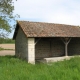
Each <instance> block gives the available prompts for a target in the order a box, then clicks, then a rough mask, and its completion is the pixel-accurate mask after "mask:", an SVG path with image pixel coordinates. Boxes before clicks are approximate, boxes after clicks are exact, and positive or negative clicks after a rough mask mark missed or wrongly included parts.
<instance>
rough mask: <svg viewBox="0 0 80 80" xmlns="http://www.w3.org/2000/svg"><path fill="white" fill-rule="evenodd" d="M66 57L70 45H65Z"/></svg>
mask: <svg viewBox="0 0 80 80" xmlns="http://www.w3.org/2000/svg"><path fill="white" fill-rule="evenodd" d="M65 56H68V43H65Z"/></svg>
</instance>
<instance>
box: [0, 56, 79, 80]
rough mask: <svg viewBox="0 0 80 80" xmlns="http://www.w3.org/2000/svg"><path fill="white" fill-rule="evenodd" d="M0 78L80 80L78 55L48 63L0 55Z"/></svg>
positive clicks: (3, 79) (14, 79)
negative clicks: (31, 62) (37, 62)
mask: <svg viewBox="0 0 80 80" xmlns="http://www.w3.org/2000/svg"><path fill="white" fill-rule="evenodd" d="M0 80H80V57H75V58H72V59H70V60H64V61H61V62H55V63H52V64H51V65H48V64H36V65H32V64H28V63H26V61H22V60H20V59H18V58H15V56H5V57H0Z"/></svg>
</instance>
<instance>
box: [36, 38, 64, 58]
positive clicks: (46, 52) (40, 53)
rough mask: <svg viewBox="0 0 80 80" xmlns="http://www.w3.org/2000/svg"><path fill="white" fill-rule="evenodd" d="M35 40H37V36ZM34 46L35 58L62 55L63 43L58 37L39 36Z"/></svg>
mask: <svg viewBox="0 0 80 80" xmlns="http://www.w3.org/2000/svg"><path fill="white" fill-rule="evenodd" d="M36 41H38V39H37V38H36ZM35 48H36V50H35V57H36V59H40V58H44V57H56V56H62V55H64V43H63V42H62V41H61V40H60V38H41V39H40V40H39V41H38V43H37V44H36V45H35Z"/></svg>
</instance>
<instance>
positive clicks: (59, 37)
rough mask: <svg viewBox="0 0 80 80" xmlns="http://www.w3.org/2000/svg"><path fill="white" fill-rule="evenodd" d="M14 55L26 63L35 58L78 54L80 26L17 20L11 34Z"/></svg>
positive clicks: (33, 60) (79, 52) (79, 48)
mask: <svg viewBox="0 0 80 80" xmlns="http://www.w3.org/2000/svg"><path fill="white" fill-rule="evenodd" d="M13 39H14V40H15V55H16V56H17V57H19V58H22V59H25V60H26V61H28V63H33V64H34V63H35V60H36V59H43V58H48V57H59V56H68V55H77V54H80V27H79V26H73V25H64V24H54V23H43V22H29V21H17V24H16V29H15V32H14V35H13Z"/></svg>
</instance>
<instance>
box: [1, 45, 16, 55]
mask: <svg viewBox="0 0 80 80" xmlns="http://www.w3.org/2000/svg"><path fill="white" fill-rule="evenodd" d="M0 47H2V48H4V49H13V50H2V51H0V56H5V55H15V44H0Z"/></svg>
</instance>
